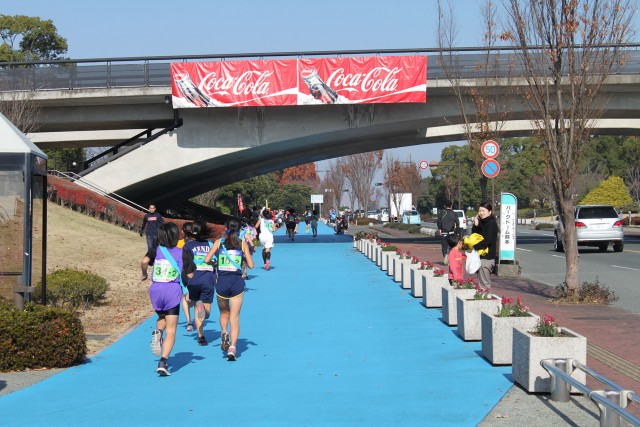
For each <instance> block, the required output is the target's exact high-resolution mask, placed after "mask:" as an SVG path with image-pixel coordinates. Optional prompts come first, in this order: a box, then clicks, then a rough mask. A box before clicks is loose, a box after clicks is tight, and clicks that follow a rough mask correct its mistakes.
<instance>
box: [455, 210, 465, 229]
mask: <svg viewBox="0 0 640 427" xmlns="http://www.w3.org/2000/svg"><path fill="white" fill-rule="evenodd" d="M453 212H455V214H456V215H457V216H458V225H459V226H460V230H462V234H463V235H464V234H465V231H466V229H467V217H466V216H465V215H464V211H462V210H456V209H454V210H453Z"/></svg>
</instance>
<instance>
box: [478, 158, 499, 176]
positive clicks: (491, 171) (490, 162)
mask: <svg viewBox="0 0 640 427" xmlns="http://www.w3.org/2000/svg"><path fill="white" fill-rule="evenodd" d="M481 169H482V174H483V175H484V176H486V177H487V178H495V177H496V176H498V174H499V173H500V163H498V162H497V161H496V160H494V159H487V160H485V161H484V162H482V167H481Z"/></svg>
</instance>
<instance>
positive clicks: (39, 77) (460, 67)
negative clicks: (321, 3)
mask: <svg viewBox="0 0 640 427" xmlns="http://www.w3.org/2000/svg"><path fill="white" fill-rule="evenodd" d="M639 47H640V44H632V45H625V46H624V48H625V54H626V57H625V60H624V61H623V62H622V63H621V64H619V65H616V66H615V67H614V69H613V70H612V73H613V74H627V75H631V74H640V51H639V50H637V49H638V48H639ZM443 52H444V55H443V56H442V57H443V58H444V59H445V61H447V63H448V64H450V66H449V67H448V68H449V69H454V70H455V74H456V77H459V78H481V77H485V76H487V77H491V78H500V77H514V76H522V75H524V73H523V70H522V69H520V68H519V66H518V65H517V64H518V63H519V62H518V61H517V58H516V54H515V53H514V48H512V47H510V48H507V47H505V48H494V49H492V50H491V52H493V53H491V54H489V57H487V53H486V50H485V49H483V48H459V49H455V50H450V51H449V50H447V51H443ZM385 55H389V56H393V55H426V56H427V61H428V73H427V77H428V79H429V80H438V79H446V78H447V76H446V73H445V68H443V67H442V66H441V64H440V58H441V56H440V53H439V50H438V49H400V50H378V51H360V50H352V51H340V52H323V51H319V52H304V53H303V52H282V53H242V54H224V55H187V56H154V57H127V58H94V59H82V60H71V59H69V60H57V61H35V62H4V63H0V91H14V90H34V91H35V90H61V89H88V88H126V87H153V86H161V87H168V86H171V71H170V63H171V62H193V61H226V60H240V59H269V58H283V57H289V58H302V57H319V56H385ZM482 64H491V65H490V66H487V67H485V66H483V65H482Z"/></svg>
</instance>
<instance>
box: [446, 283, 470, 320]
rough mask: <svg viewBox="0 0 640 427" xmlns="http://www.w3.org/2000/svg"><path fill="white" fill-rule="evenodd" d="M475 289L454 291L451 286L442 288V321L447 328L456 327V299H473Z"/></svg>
mask: <svg viewBox="0 0 640 427" xmlns="http://www.w3.org/2000/svg"><path fill="white" fill-rule="evenodd" d="M475 293H476V290H475V289H456V288H454V287H453V286H447V287H444V286H443V287H442V320H444V323H446V324H447V325H449V326H457V325H458V304H457V302H456V298H458V297H459V298H463V299H467V298H473V295H474V294H475Z"/></svg>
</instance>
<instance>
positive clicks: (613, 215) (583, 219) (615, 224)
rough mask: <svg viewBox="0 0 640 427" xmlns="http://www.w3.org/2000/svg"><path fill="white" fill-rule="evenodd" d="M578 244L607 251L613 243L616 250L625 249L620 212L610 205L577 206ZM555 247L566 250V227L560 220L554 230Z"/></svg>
mask: <svg viewBox="0 0 640 427" xmlns="http://www.w3.org/2000/svg"><path fill="white" fill-rule="evenodd" d="M575 214H576V234H577V236H578V246H595V247H598V248H600V250H601V251H606V250H607V249H608V248H609V244H610V243H611V244H613V250H614V252H622V251H623V250H624V241H623V239H624V232H623V228H622V221H621V220H620V217H619V215H618V212H616V210H615V209H614V207H613V206H609V205H578V206H576V207H575ZM553 234H554V238H553V247H554V249H555V250H556V251H558V252H562V251H564V247H563V244H562V241H563V236H564V227H563V226H562V223H561V222H560V221H558V223H557V224H556V228H555V230H554V233H553Z"/></svg>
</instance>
